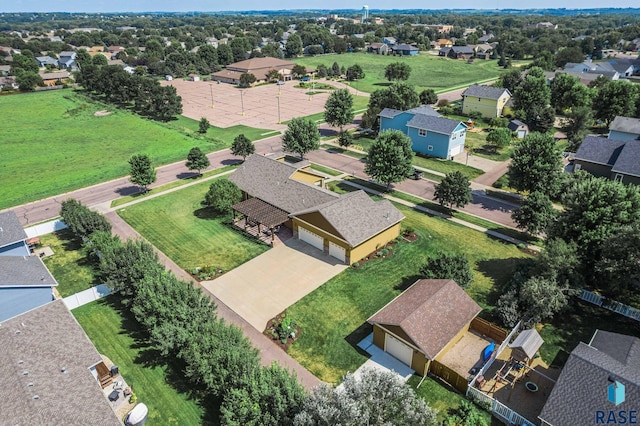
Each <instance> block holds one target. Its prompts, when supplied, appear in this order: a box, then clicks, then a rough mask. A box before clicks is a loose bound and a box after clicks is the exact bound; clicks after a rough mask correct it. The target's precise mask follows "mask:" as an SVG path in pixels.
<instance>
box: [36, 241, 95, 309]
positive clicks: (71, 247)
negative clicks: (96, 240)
mask: <svg viewBox="0 0 640 426" xmlns="http://www.w3.org/2000/svg"><path fill="white" fill-rule="evenodd" d="M40 242H41V243H42V244H43V245H45V246H46V245H48V246H50V247H51V250H53V256H48V257H45V258H43V259H42V261H43V262H44V264H45V265H46V266H47V269H49V272H51V274H52V275H53V277H54V278H55V279H56V281H57V282H58V286H57V287H56V289H57V290H58V293H60V296H62V297H67V296H71V295H72V294H75V293H77V292H79V291H82V290H86V289H88V288H91V287H93V286H94V285H97V284H99V283H98V282H97V281H96V280H95V279H94V275H93V267H92V265H91V264H90V262H89V261H88V260H87V257H86V256H85V255H84V253H83V252H82V251H81V248H82V247H81V244H80V242H79V241H78V240H77V239H75V238H74V237H73V233H72V232H71V231H69V230H68V229H63V230H61V231H57V232H55V233H52V234H46V235H41V236H40Z"/></svg>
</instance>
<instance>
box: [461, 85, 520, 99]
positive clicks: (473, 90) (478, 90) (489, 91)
mask: <svg viewBox="0 0 640 426" xmlns="http://www.w3.org/2000/svg"><path fill="white" fill-rule="evenodd" d="M505 92H506V93H507V95H509V96H511V92H509V90H508V89H505V88H504V87H491V86H481V85H479V84H472V85H471V86H469V88H468V89H467V90H465V91H464V93H463V94H462V96H471V97H474V98H484V99H494V100H498V99H500V97H501V96H502V95H503V94H504V93H505Z"/></svg>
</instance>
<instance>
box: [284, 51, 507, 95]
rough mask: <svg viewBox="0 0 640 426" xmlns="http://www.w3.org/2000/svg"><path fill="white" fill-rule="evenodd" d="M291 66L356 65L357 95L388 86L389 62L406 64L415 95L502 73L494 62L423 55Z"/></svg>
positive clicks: (311, 60) (317, 59) (323, 59)
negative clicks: (359, 74) (359, 70)
mask: <svg viewBox="0 0 640 426" xmlns="http://www.w3.org/2000/svg"><path fill="white" fill-rule="evenodd" d="M295 62H296V63H298V64H301V65H304V66H306V67H312V68H316V67H317V66H318V65H320V64H324V65H325V66H327V68H330V67H331V66H332V65H333V63H334V62H337V63H338V65H340V66H341V67H342V66H344V67H345V68H348V67H350V66H352V65H355V64H358V65H360V66H361V67H362V70H363V71H364V73H365V78H363V79H362V80H358V81H357V82H351V86H352V87H353V88H355V89H356V90H358V91H363V92H369V93H371V92H373V91H374V90H377V89H381V88H384V87H386V86H387V85H389V84H390V82H389V81H387V80H386V79H385V77H384V69H385V67H386V66H387V65H389V64H390V63H393V62H403V63H406V64H409V66H410V67H411V75H410V76H409V80H408V83H409V84H411V85H413V86H416V90H418V91H421V90H423V89H428V88H429V89H434V90H437V91H450V90H452V89H451V88H456V87H465V86H468V85H469V84H471V83H473V82H476V81H485V80H490V79H494V78H497V77H499V76H500V75H501V74H502V73H504V72H505V70H504V69H502V68H500V67H498V65H497V61H496V60H490V61H474V63H473V64H467V63H466V61H459V60H455V59H448V58H443V57H439V56H433V55H430V54H428V53H426V52H423V53H421V54H419V55H416V56H410V57H409V56H406V57H397V56H387V55H376V54H371V53H363V52H358V53H344V54H341V55H321V56H309V57H304V58H296V59H295ZM481 62H482V63H481ZM436 77H437V78H436ZM329 84H330V83H329Z"/></svg>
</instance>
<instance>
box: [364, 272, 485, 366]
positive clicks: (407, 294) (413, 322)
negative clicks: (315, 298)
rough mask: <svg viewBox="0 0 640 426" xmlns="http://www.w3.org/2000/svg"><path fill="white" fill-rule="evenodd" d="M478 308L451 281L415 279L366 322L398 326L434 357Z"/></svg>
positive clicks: (476, 313) (423, 350) (469, 320)
mask: <svg viewBox="0 0 640 426" xmlns="http://www.w3.org/2000/svg"><path fill="white" fill-rule="evenodd" d="M481 310H482V308H481V307H480V306H479V305H478V304H477V303H476V302H474V300H473V299H472V298H471V297H469V295H467V293H465V291H464V290H463V289H462V288H461V287H460V286H459V285H458V284H457V283H456V282H455V281H453V280H418V281H416V282H415V283H414V284H413V285H412V286H411V287H409V288H408V289H407V290H405V291H404V292H403V293H402V294H400V295H399V296H398V297H396V298H395V299H393V300H392V301H391V302H389V303H388V304H387V305H386V306H385V307H384V308H382V309H380V310H379V311H378V312H376V313H375V314H374V315H373V316H372V317H371V318H369V319H368V322H369V323H372V324H373V323H377V324H381V325H383V326H384V324H388V325H395V326H399V327H400V328H401V329H402V330H403V331H404V332H405V333H406V334H407V336H409V337H410V338H411V339H412V340H413V342H414V343H415V344H416V346H417V347H418V348H420V350H421V351H422V352H424V354H425V355H426V356H427V357H428V358H429V359H434V358H435V357H436V355H438V353H440V351H441V350H442V349H444V347H445V346H446V345H447V344H448V343H449V342H450V341H451V339H453V338H454V337H455V336H456V335H457V334H458V333H459V332H460V330H462V328H463V327H465V326H466V325H467V324H468V323H469V322H471V320H472V319H474V318H475V317H476V315H478V314H479V313H480V311H481Z"/></svg>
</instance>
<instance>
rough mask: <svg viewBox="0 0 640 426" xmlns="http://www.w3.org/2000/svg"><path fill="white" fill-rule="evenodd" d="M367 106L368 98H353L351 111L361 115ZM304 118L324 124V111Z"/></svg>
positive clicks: (287, 122) (285, 122)
mask: <svg viewBox="0 0 640 426" xmlns="http://www.w3.org/2000/svg"><path fill="white" fill-rule="evenodd" d="M368 104H369V97H366V96H353V111H354V113H355V114H359V113H362V112H364V111H366V110H367V105H368ZM304 118H306V119H307V120H311V121H313V122H315V123H317V124H322V123H324V122H325V121H324V111H322V112H317V113H315V114H311V115H305V116H304ZM290 121H291V120H287V121H283V122H282V124H289V122H290Z"/></svg>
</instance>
